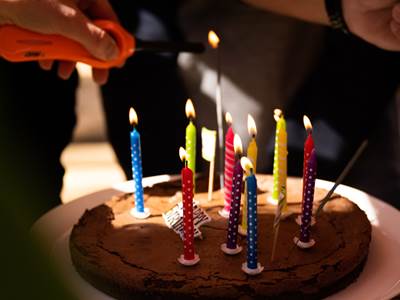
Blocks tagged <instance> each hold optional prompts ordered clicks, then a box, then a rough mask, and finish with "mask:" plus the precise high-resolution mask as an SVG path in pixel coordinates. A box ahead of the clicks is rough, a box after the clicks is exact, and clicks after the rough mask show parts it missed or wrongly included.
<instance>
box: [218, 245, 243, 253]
mask: <svg viewBox="0 0 400 300" xmlns="http://www.w3.org/2000/svg"><path fill="white" fill-rule="evenodd" d="M221 250H222V252H224V253H225V254H228V255H236V254H239V253H240V252H242V247H241V246H239V245H236V248H235V249H230V248H228V247H227V246H226V243H223V244H222V245H221Z"/></svg>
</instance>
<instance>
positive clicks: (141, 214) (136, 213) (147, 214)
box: [130, 207, 150, 219]
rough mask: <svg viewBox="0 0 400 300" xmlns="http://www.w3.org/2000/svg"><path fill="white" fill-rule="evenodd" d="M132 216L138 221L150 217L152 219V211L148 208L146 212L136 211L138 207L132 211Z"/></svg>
mask: <svg viewBox="0 0 400 300" xmlns="http://www.w3.org/2000/svg"><path fill="white" fill-rule="evenodd" d="M130 214H131V216H132V217H134V218H136V219H147V218H148V217H150V210H149V209H148V208H145V209H144V212H140V211H137V210H136V207H134V208H132V209H131V211H130Z"/></svg>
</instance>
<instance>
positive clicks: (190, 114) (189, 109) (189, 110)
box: [185, 99, 196, 119]
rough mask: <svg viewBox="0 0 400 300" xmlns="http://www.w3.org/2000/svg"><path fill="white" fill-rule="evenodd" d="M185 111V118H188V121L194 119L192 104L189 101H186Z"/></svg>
mask: <svg viewBox="0 0 400 300" xmlns="http://www.w3.org/2000/svg"><path fill="white" fill-rule="evenodd" d="M185 111H186V117H188V118H190V119H194V118H196V113H195V111H194V106H193V102H192V100H191V99H187V101H186V106H185Z"/></svg>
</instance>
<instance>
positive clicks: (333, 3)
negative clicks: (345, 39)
mask: <svg viewBox="0 0 400 300" xmlns="http://www.w3.org/2000/svg"><path fill="white" fill-rule="evenodd" d="M324 2H325V10H326V13H327V14H328V17H329V21H330V25H331V27H332V28H333V29H335V30H339V31H341V32H343V33H345V34H349V33H350V30H349V28H348V26H347V23H346V21H345V18H344V14H343V6H342V0H324Z"/></svg>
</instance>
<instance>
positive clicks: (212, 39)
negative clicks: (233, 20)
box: [208, 30, 219, 49]
mask: <svg viewBox="0 0 400 300" xmlns="http://www.w3.org/2000/svg"><path fill="white" fill-rule="evenodd" d="M208 43H209V44H210V46H211V47H213V48H214V49H215V48H218V44H219V37H218V35H217V34H216V33H215V32H214V31H212V30H210V31H209V32H208Z"/></svg>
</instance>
